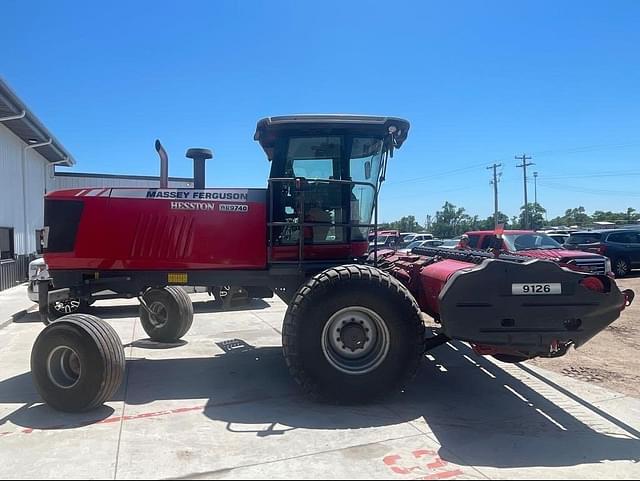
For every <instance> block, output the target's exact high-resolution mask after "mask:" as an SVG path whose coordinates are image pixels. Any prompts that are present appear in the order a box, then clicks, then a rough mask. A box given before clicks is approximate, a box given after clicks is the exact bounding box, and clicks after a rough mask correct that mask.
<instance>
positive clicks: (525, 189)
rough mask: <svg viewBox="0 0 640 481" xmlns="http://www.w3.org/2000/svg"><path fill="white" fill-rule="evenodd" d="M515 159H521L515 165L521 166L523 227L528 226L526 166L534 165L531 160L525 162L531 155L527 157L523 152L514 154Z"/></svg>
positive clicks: (526, 227)
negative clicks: (519, 154)
mask: <svg viewBox="0 0 640 481" xmlns="http://www.w3.org/2000/svg"><path fill="white" fill-rule="evenodd" d="M515 159H516V160H521V161H522V164H520V165H516V167H522V173H523V176H524V225H523V226H522V227H523V228H524V229H528V228H529V200H528V198H527V167H529V166H530V165H535V164H534V163H533V162H527V160H531V157H527V156H526V155H525V154H522V157H518V156H517V155H516V156H515Z"/></svg>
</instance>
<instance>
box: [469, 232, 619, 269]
mask: <svg viewBox="0 0 640 481" xmlns="http://www.w3.org/2000/svg"><path fill="white" fill-rule="evenodd" d="M467 235H468V236H469V247H470V248H471V249H480V250H486V249H489V248H491V247H492V246H494V245H495V243H496V242H497V239H496V236H495V233H494V231H473V232H467ZM500 249H501V250H502V251H504V252H509V253H513V254H518V255H520V256H526V257H531V258H535V259H543V260H550V261H554V262H557V263H558V264H560V265H562V266H563V267H568V268H570V269H573V270H579V271H585V272H593V273H594V274H602V275H605V274H610V273H611V261H610V260H609V259H608V258H607V257H605V256H603V255H599V254H596V253H592V252H581V251H576V250H567V249H564V248H563V247H562V246H561V245H560V244H558V243H557V242H556V241H555V240H553V239H552V238H551V237H549V236H548V235H547V234H545V233H543V232H534V231H528V230H507V231H505V232H504V234H503V236H502V244H501V246H500Z"/></svg>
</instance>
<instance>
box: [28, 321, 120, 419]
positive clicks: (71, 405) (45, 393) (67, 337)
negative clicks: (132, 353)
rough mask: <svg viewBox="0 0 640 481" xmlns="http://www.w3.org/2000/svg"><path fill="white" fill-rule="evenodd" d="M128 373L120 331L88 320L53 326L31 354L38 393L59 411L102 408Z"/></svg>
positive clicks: (62, 322)
mask: <svg viewBox="0 0 640 481" xmlns="http://www.w3.org/2000/svg"><path fill="white" fill-rule="evenodd" d="M124 368H125V356H124V349H123V347H122V342H121V341H120V339H119V338H118V335H117V334H116V332H115V330H114V329H113V328H112V327H111V326H110V325H109V324H107V323H106V322H104V321H103V320H101V319H99V318H97V317H95V316H89V315H87V314H72V315H69V316H65V317H63V318H61V319H59V320H58V321H56V322H54V323H52V324H50V325H49V326H47V327H46V328H45V329H44V330H43V331H42V332H41V333H40V335H39V336H38V338H37V339H36V342H35V344H34V345H33V350H32V351H31V373H32V375H33V380H34V383H35V385H36V389H37V390H38V392H39V393H40V396H42V398H43V399H44V401H45V402H46V403H47V404H49V405H50V406H51V407H52V408H54V409H57V410H59V411H65V412H83V411H89V410H91V409H95V408H97V407H98V406H100V405H102V404H103V403H104V402H106V401H108V400H109V399H110V398H111V397H112V396H113V394H114V393H115V392H116V390H117V389H118V387H119V386H120V384H121V383H122V379H123V377H124Z"/></svg>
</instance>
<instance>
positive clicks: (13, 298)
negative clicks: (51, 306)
mask: <svg viewBox="0 0 640 481" xmlns="http://www.w3.org/2000/svg"><path fill="white" fill-rule="evenodd" d="M36 307H37V306H36V304H34V303H33V302H31V301H30V300H29V298H28V297H27V284H26V283H25V284H21V285H19V286H16V287H12V288H11V289H6V290H4V291H0V329H2V328H3V327H5V326H6V325H7V324H10V323H11V322H13V321H14V320H15V319H19V318H20V317H22V316H24V315H25V314H26V313H27V311H28V310H29V309H35V308H36Z"/></svg>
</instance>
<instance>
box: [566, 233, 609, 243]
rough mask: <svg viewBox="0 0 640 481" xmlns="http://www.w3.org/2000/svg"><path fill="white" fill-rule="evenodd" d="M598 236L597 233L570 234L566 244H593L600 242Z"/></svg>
mask: <svg viewBox="0 0 640 481" xmlns="http://www.w3.org/2000/svg"><path fill="white" fill-rule="evenodd" d="M600 237H601V236H600V234H599V233H597V232H594V233H586V234H571V237H569V239H568V240H567V244H595V243H596V242H600Z"/></svg>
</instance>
